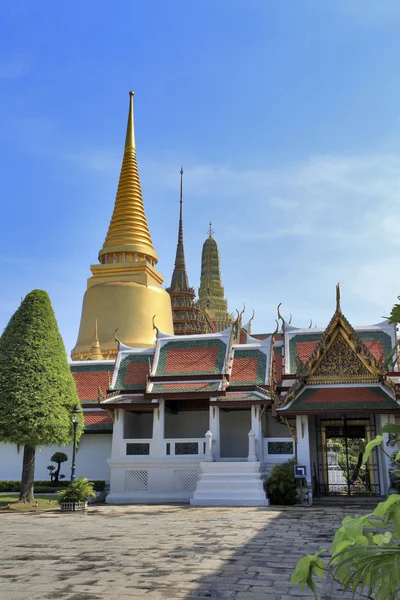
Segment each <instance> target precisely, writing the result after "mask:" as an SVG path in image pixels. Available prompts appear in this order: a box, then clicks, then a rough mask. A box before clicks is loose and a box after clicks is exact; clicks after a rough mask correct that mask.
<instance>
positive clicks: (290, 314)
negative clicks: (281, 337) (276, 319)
mask: <svg viewBox="0 0 400 600" xmlns="http://www.w3.org/2000/svg"><path fill="white" fill-rule="evenodd" d="M291 322H292V313H289V325H290V324H291Z"/></svg>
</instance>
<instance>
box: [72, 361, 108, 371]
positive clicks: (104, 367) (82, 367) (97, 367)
mask: <svg viewBox="0 0 400 600" xmlns="http://www.w3.org/2000/svg"><path fill="white" fill-rule="evenodd" d="M70 367H71V372H72V373H93V371H110V372H111V373H112V371H113V370H114V364H101V363H97V364H94V363H93V362H92V361H87V362H82V363H80V364H72V365H70Z"/></svg>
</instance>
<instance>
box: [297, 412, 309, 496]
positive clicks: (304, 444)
mask: <svg viewBox="0 0 400 600" xmlns="http://www.w3.org/2000/svg"><path fill="white" fill-rule="evenodd" d="M296 434H297V464H298V465H304V466H305V468H306V479H307V486H308V498H309V503H310V504H312V475H311V453H310V436H309V427H308V416H307V415H296Z"/></svg>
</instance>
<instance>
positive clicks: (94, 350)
mask: <svg viewBox="0 0 400 600" xmlns="http://www.w3.org/2000/svg"><path fill="white" fill-rule="evenodd" d="M90 358H91V359H92V360H103V358H104V357H103V355H102V353H101V348H100V342H99V336H98V333H97V319H96V320H95V325H94V332H93V339H92V346H91V348H90Z"/></svg>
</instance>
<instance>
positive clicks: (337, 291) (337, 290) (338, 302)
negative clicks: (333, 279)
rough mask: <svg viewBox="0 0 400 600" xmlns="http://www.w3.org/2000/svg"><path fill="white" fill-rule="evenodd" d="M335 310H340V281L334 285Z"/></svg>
mask: <svg viewBox="0 0 400 600" xmlns="http://www.w3.org/2000/svg"><path fill="white" fill-rule="evenodd" d="M336 312H342V309H341V306H340V283H338V284H337V285H336Z"/></svg>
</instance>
